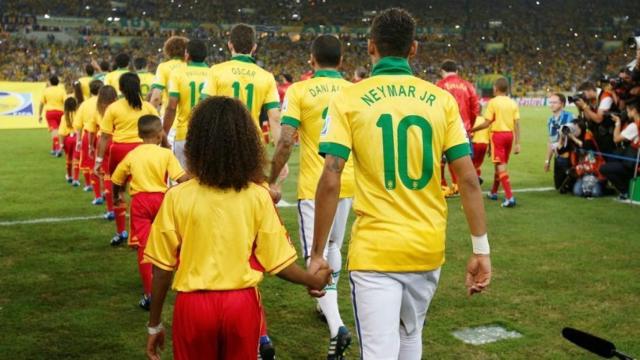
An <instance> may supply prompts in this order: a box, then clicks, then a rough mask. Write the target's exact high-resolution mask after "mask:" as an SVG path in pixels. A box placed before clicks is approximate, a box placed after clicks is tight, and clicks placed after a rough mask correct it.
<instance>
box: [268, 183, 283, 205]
mask: <svg viewBox="0 0 640 360" xmlns="http://www.w3.org/2000/svg"><path fill="white" fill-rule="evenodd" d="M269 195H271V200H273V203H274V204H277V203H278V202H280V199H282V191H281V188H280V185H278V184H269Z"/></svg>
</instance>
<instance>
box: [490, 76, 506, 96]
mask: <svg viewBox="0 0 640 360" xmlns="http://www.w3.org/2000/svg"><path fill="white" fill-rule="evenodd" d="M493 86H495V88H496V90H498V91H500V92H501V93H505V94H506V93H507V92H508V91H509V81H508V80H507V79H506V78H503V77H501V78H498V79H496V82H495V83H493Z"/></svg>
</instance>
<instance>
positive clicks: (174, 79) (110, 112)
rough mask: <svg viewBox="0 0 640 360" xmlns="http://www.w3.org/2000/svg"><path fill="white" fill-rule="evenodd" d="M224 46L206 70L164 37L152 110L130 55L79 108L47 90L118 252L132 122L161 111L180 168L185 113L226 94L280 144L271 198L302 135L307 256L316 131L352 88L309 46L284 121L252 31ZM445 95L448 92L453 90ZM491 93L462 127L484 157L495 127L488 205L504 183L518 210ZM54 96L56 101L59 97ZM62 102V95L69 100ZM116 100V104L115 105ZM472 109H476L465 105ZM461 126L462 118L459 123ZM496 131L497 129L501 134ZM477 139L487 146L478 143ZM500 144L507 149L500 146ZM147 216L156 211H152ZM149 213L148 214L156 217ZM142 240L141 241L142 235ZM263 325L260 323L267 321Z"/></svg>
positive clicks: (92, 86) (341, 347) (93, 86)
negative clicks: (123, 166) (482, 115)
mask: <svg viewBox="0 0 640 360" xmlns="http://www.w3.org/2000/svg"><path fill="white" fill-rule="evenodd" d="M228 46H229V50H230V51H231V54H232V59H231V60H230V61H228V62H225V63H222V64H217V65H214V66H213V67H211V68H209V67H208V66H207V65H206V64H205V63H204V59H205V58H206V55H207V53H206V46H205V44H204V43H202V42H201V41H198V40H192V41H187V40H186V39H184V38H179V37H172V38H171V39H169V40H168V41H167V42H166V44H165V53H166V54H167V55H168V56H169V57H170V60H168V61H167V62H165V63H162V64H160V65H159V66H158V70H157V72H156V76H155V78H154V79H153V81H152V83H151V85H150V86H149V85H148V82H147V84H144V85H147V86H148V87H149V88H150V89H151V92H150V93H149V95H148V98H149V100H150V102H146V101H143V100H142V95H143V94H142V92H141V89H142V88H143V87H144V85H143V84H141V78H142V76H140V75H136V74H134V73H129V71H128V63H129V57H128V56H127V55H125V54H120V55H118V56H117V57H116V67H117V68H116V70H114V71H112V72H110V73H108V74H106V75H104V84H106V85H105V86H102V85H103V82H102V81H100V79H99V78H100V77H102V75H103V74H94V76H93V79H92V80H91V81H89V80H88V79H86V78H84V79H80V80H79V81H78V83H79V85H80V86H82V87H85V85H84V84H87V83H88V96H86V97H85V99H86V100H85V101H83V102H82V103H81V104H80V106H79V107H77V105H76V104H77V100H76V99H75V98H73V97H69V98H67V99H66V100H64V104H63V109H62V110H63V111H59V110H58V109H56V105H57V104H56V102H55V101H54V100H52V99H53V98H55V97H56V96H57V94H54V90H49V89H56V88H57V87H56V85H57V84H56V82H57V81H56V80H57V79H55V77H52V78H51V81H50V82H51V85H52V86H51V87H50V88H48V89H47V91H45V95H44V97H43V103H44V105H46V106H48V107H49V108H48V110H47V111H46V116H47V121H48V123H49V126H50V129H51V130H52V134H53V132H54V131H55V130H56V129H55V125H56V120H55V118H56V117H57V116H58V114H59V113H62V114H61V115H60V116H61V117H64V122H62V123H61V125H60V130H59V135H60V136H61V137H62V138H63V143H64V144H65V153H67V159H68V161H67V169H68V170H67V177H68V178H71V183H72V184H74V185H76V186H77V185H79V181H78V173H79V169H82V171H83V173H84V174H85V185H86V186H85V190H87V191H91V190H93V191H94V192H95V199H94V201H93V203H94V204H96V205H99V204H101V203H102V199H106V201H107V214H106V216H105V217H106V218H108V219H113V218H115V220H116V228H117V233H116V236H115V237H114V238H113V239H112V240H111V244H112V245H119V244H121V243H123V242H124V241H127V239H129V236H128V235H129V234H128V233H127V231H126V222H125V215H126V203H124V201H123V200H122V197H120V196H119V194H120V191H117V193H116V194H114V195H115V196H112V195H111V193H113V189H112V187H113V185H112V184H111V182H112V178H111V177H110V176H111V174H114V173H116V172H117V167H118V165H119V164H120V163H121V162H122V161H123V160H124V159H126V158H127V154H129V153H131V152H132V151H133V150H134V149H136V148H137V147H138V146H139V145H140V144H141V143H142V142H143V141H144V142H145V143H146V142H147V141H146V139H144V138H142V139H141V137H142V136H141V134H142V130H140V129H139V126H138V125H139V124H138V120H139V119H142V118H144V117H145V116H147V117H148V116H152V117H153V116H158V111H157V108H159V107H161V106H163V107H164V108H163V110H162V111H161V113H163V128H164V132H165V134H166V133H169V132H170V130H171V129H172V128H174V129H175V132H174V139H173V146H172V149H173V153H174V154H175V156H176V157H177V159H178V160H179V163H180V165H181V167H182V168H185V167H186V159H185V155H184V145H185V141H186V137H187V131H188V126H189V119H190V112H191V110H192V109H193V108H194V106H196V104H197V103H198V102H199V100H200V99H201V98H206V97H208V96H217V95H224V96H229V97H234V98H236V99H239V100H240V101H242V102H243V103H244V104H245V105H246V107H247V109H248V110H249V111H250V112H251V115H252V118H253V121H254V123H255V125H256V131H258V132H260V131H261V129H260V126H259V117H260V112H261V111H263V110H264V111H266V114H267V117H268V119H269V123H270V125H271V126H270V129H271V133H272V137H273V139H274V141H275V143H276V144H277V149H276V153H275V154H274V156H273V160H272V166H271V171H270V176H269V185H270V187H271V188H272V191H273V193H274V194H277V193H279V191H280V183H281V181H282V180H283V177H284V176H286V173H287V170H286V162H287V160H288V158H289V156H290V154H291V150H292V148H293V145H294V143H295V139H296V138H297V137H298V136H299V138H300V143H301V155H300V156H301V162H300V175H299V181H298V199H299V201H298V221H299V226H300V240H301V242H302V249H303V252H304V256H305V259H308V258H309V256H310V255H309V254H310V253H311V249H312V246H313V237H312V234H313V233H314V229H313V224H314V219H313V216H314V215H313V214H314V200H313V199H314V195H315V185H316V184H317V182H318V179H319V177H320V172H321V169H322V166H323V165H322V160H321V158H320V157H319V156H318V155H317V149H318V143H319V138H320V132H321V129H322V126H323V122H324V120H325V118H326V115H327V107H328V104H329V101H330V100H331V98H332V96H333V95H334V94H335V93H337V92H338V91H339V90H340V89H341V88H342V87H344V86H347V85H349V83H348V82H347V81H346V80H344V79H342V76H341V74H340V72H339V71H338V68H339V66H340V63H341V61H342V53H341V44H340V41H339V40H338V39H337V38H336V37H334V36H329V35H325V36H320V37H318V38H317V39H316V40H315V41H314V42H313V44H312V47H311V59H310V64H311V65H312V67H313V68H314V70H315V72H314V76H313V78H312V79H309V80H307V81H304V82H300V83H297V84H294V85H293V86H291V88H290V89H289V90H288V91H287V95H286V98H285V101H284V104H283V106H282V111H283V113H282V114H281V113H280V104H279V99H278V94H277V89H276V84H275V80H274V78H273V75H271V74H270V73H268V72H267V71H265V70H263V69H261V68H260V67H258V66H257V65H256V64H255V61H254V60H253V58H252V56H251V54H253V53H255V51H256V42H255V32H254V30H253V28H251V27H249V26H246V25H242V24H240V25H237V26H235V27H234V28H233V30H232V31H231V36H230V41H229V43H228ZM181 53H183V54H184V55H183V57H180V56H179V54H181ZM136 67H137V66H136ZM102 69H105V67H102ZM442 70H443V73H444V74H443V77H444V80H443V82H444V83H443V84H439V85H442V87H444V88H445V89H446V88H447V87H446V83H447V82H448V83H449V84H451V83H453V82H452V81H446V80H447V79H448V78H449V80H451V79H450V78H451V77H453V76H455V72H456V71H455V70H456V69H455V63H454V64H453V65H452V64H451V62H445V63H444V64H443V66H442ZM89 72H90V71H88V73H89ZM110 84H113V85H116V86H113V85H110ZM507 85H508V84H507ZM453 88H455V86H454V87H452V89H453ZM318 89H320V91H318ZM311 90H314V91H311ZM447 90H449V91H450V92H452V93H454V92H455V91H451V89H447ZM495 90H496V94H497V95H499V96H501V97H499V98H496V99H494V100H492V101H491V102H490V103H489V106H488V109H487V116H486V117H488V118H489V119H491V120H488V121H485V122H482V123H480V122H478V121H474V122H475V123H476V124H479V125H476V126H475V127H474V128H472V127H471V126H470V124H472V123H471V122H469V121H464V123H463V124H464V127H465V130H467V132H468V133H475V137H474V139H478V141H477V142H476V145H474V149H475V150H476V151H477V152H478V153H481V154H482V150H483V149H484V150H485V151H486V145H485V146H482V145H481V144H483V143H484V141H487V137H488V136H487V133H486V132H482V131H481V130H483V129H486V128H487V127H489V126H491V127H492V128H493V127H496V130H492V134H491V143H492V150H493V153H494V155H493V160H494V163H496V168H497V170H498V171H499V172H498V171H496V174H497V175H496V179H494V187H493V188H492V191H491V193H490V198H493V197H495V196H496V195H495V194H496V192H497V187H498V185H499V184H500V183H501V184H502V185H503V186H504V187H505V191H506V193H507V198H506V199H505V202H504V203H503V206H505V207H512V206H515V199H514V198H513V196H512V195H511V192H510V184H509V180H508V175H506V162H507V161H508V154H509V153H510V145H511V141H512V140H511V138H509V136H508V135H506V134H503V135H501V134H500V133H498V131H502V132H504V133H507V132H508V133H510V134H511V133H513V129H514V128H515V129H517V127H516V126H517V120H518V119H519V115H518V114H517V107H515V109H514V105H515V104H513V103H512V101H511V100H509V99H508V98H507V97H506V96H504V95H506V90H507V88H506V86H505V84H504V82H500V81H499V82H497V83H496V88H495ZM465 91H467V90H465ZM55 92H58V93H59V91H58V90H55ZM310 94H312V95H310ZM64 96H65V97H66V94H65V95H64ZM118 97H121V98H120V99H118ZM80 100H82V99H80ZM499 102H501V103H499ZM471 106H472V107H473V106H475V105H474V104H471ZM463 114H464V113H463ZM281 115H282V116H281ZM463 120H465V119H464V118H463ZM496 124H498V125H499V126H502V127H504V129H502V128H499V126H496ZM281 126H282V128H281ZM509 128H511V130H509ZM139 131H140V132H139ZM80 133H82V136H81V137H79V136H77V135H74V134H80ZM515 135H516V136H515V139H516V153H517V152H518V151H519V132H518V131H516V132H515ZM482 137H484V140H482V139H481V138H482ZM73 138H75V140H74V139H73ZM55 139H57V136H56V137H55ZM141 140H143V141H141ZM53 141H54V144H53V147H54V148H53V151H54V154H55V155H58V154H60V151H59V149H56V144H55V141H56V140H53ZM58 141H59V140H58ZM159 141H160V142H161V143H162V144H163V145H165V146H168V145H169V141H168V139H167V137H166V136H162V137H161V138H160V140H159ZM500 144H505V145H504V146H501V145H500ZM477 145H479V146H477ZM507 145H508V146H507ZM483 155H484V154H482V155H480V156H479V157H476V159H479V160H476V161H474V165H476V169H478V175H479V167H480V165H481V161H482V159H483V157H484V156H483ZM58 156H59V155H58ZM74 159H75V160H74ZM76 164H77V165H76ZM69 169H71V170H69ZM74 169H77V170H74ZM167 170H168V169H167ZM171 175H172V176H171V177H172V178H173V179H174V180H177V179H178V178H180V177H181V173H180V171H178V170H175V171H173V172H172V174H171ZM452 175H453V172H452ZM353 176H354V175H353V165H352V163H351V162H347V164H346V167H345V172H344V173H343V175H342V188H341V193H340V201H339V204H338V211H337V213H336V216H335V218H334V221H333V226H332V230H331V234H330V236H329V245H328V246H327V248H326V249H325V258H327V261H328V262H329V265H330V267H331V268H332V269H341V268H342V259H341V254H340V249H341V246H342V242H343V238H344V232H345V226H346V221H347V217H348V214H349V211H350V208H351V202H352V197H353V191H354V190H353V187H354V184H353V183H354V178H353ZM100 179H102V180H103V184H102V185H103V186H104V189H105V193H104V194H102V193H100V191H99V189H100ZM125 183H126V177H125V179H122V176H119V179H118V180H117V185H116V187H117V188H118V189H120V190H121V187H122V186H124V185H125ZM138 190H140V189H138ZM143 190H144V189H143ZM165 191H166V189H165ZM143 192H144V191H143ZM114 198H115V199H117V200H116V201H115V203H114V201H113V199H114ZM154 208H155V212H157V209H158V208H159V203H157V205H155V207H154ZM132 211H133V205H132ZM152 213H153V215H154V216H155V213H154V212H153V211H152ZM152 218H153V217H152ZM133 222H134V219H133V214H132V232H133V233H132V237H131V239H129V244H130V245H137V246H138V248H139V256H138V262H139V264H141V263H142V257H143V255H142V254H143V253H144V244H143V242H145V241H146V238H145V239H141V238H140V237H139V236H138V234H136V233H135V232H134V230H133ZM149 225H150V224H149ZM146 235H148V229H147V231H146ZM140 249H142V250H140ZM152 262H153V261H152ZM339 274H340V272H339V271H335V272H334V273H333V275H332V277H333V283H332V285H330V286H328V287H327V288H326V289H325V291H326V295H325V296H324V297H322V298H319V300H318V308H319V310H320V311H321V312H322V314H323V315H324V316H325V317H326V320H327V323H328V325H329V330H330V345H329V352H328V358H329V359H339V358H342V356H343V354H344V351H345V349H346V348H347V347H348V346H349V344H350V341H351V335H350V333H349V331H348V330H347V329H346V327H345V326H344V323H343V322H342V319H341V317H340V314H339V311H338V305H337V281H338V279H339ZM141 275H142V270H141ZM142 278H143V283H147V282H150V275H147V278H146V280H145V275H142ZM144 289H145V290H144V291H145V293H144V295H143V299H142V300H141V302H140V305H141V306H142V307H144V308H148V307H149V305H150V302H151V294H150V285H147V284H145V286H144ZM263 323H265V324H266V322H264V321H263ZM261 335H262V336H261V338H260V350H261V351H260V353H261V355H262V356H263V358H272V357H273V355H274V353H275V352H274V349H273V345H272V343H271V341H270V339H269V338H268V336H267V335H266V325H265V326H264V327H263V329H261Z"/></svg>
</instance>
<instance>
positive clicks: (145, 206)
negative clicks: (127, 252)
mask: <svg viewBox="0 0 640 360" xmlns="http://www.w3.org/2000/svg"><path fill="white" fill-rule="evenodd" d="M162 199H164V193H149V192H140V193H137V194H135V195H133V197H132V198H131V215H130V219H131V236H130V237H129V246H140V247H145V246H147V238H148V237H149V231H150V230H151V224H153V220H155V218H156V215H157V214H158V210H160V205H161V204H162Z"/></svg>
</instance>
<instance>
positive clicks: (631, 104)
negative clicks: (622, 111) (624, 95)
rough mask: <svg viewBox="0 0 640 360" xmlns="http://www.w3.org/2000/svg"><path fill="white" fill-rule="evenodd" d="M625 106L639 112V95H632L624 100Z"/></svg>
mask: <svg viewBox="0 0 640 360" xmlns="http://www.w3.org/2000/svg"><path fill="white" fill-rule="evenodd" d="M625 106H626V107H627V109H628V108H632V109H635V110H636V112H638V113H640V96H636V97H633V98H631V99H629V100H627V101H626V102H625Z"/></svg>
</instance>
